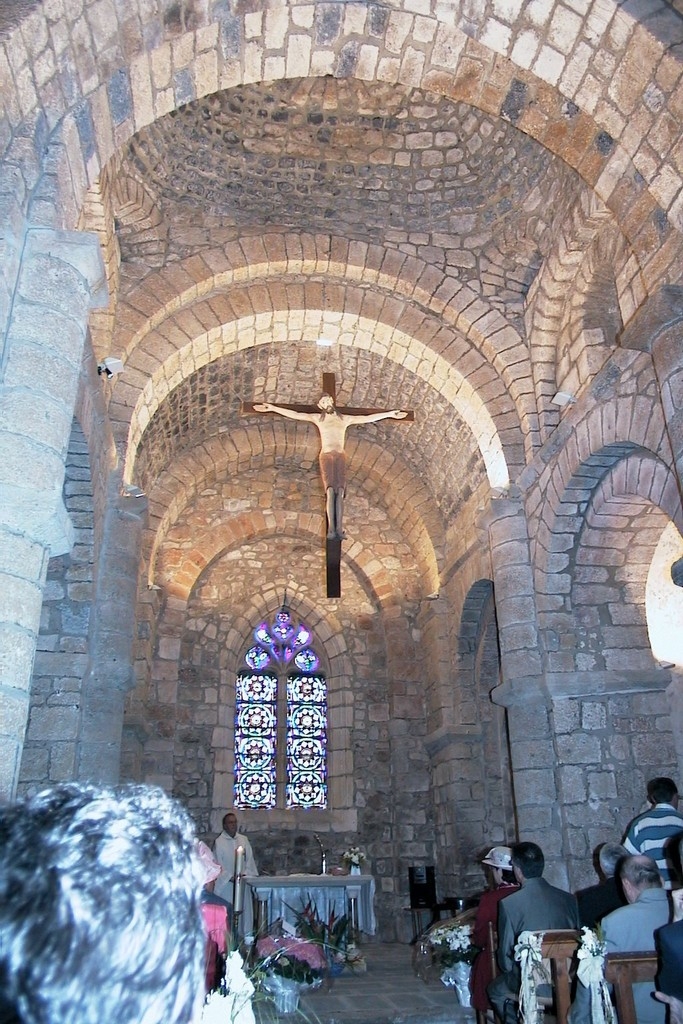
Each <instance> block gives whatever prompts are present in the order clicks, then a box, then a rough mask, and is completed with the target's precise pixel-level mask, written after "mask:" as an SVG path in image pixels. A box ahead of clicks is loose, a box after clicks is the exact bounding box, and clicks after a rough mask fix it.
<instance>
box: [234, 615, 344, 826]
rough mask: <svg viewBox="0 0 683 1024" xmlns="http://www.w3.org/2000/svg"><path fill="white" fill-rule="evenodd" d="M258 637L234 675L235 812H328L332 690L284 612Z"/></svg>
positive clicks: (300, 629)
mask: <svg viewBox="0 0 683 1024" xmlns="http://www.w3.org/2000/svg"><path fill="white" fill-rule="evenodd" d="M253 638H254V640H255V643H254V644H252V646H250V647H249V649H248V650H247V652H246V654H245V656H244V662H245V665H246V668H244V669H243V670H242V671H241V672H239V673H238V675H237V686H236V701H235V805H236V806H237V807H275V806H277V804H278V803H282V801H284V804H285V806H286V807H326V806H327V684H326V681H325V676H324V675H322V674H321V673H320V672H319V671H317V670H318V668H319V665H320V659H319V658H318V655H317V654H316V653H315V650H314V649H313V647H312V646H311V634H310V632H309V630H308V629H306V627H305V626H304V625H301V624H300V625H299V626H295V625H294V624H293V623H292V620H291V617H290V613H289V611H288V610H287V609H286V608H284V607H283V608H281V609H280V611H279V612H278V613H277V614H276V615H275V618H274V620H273V622H271V623H268V622H261V623H260V624H259V625H258V626H257V628H256V629H255V630H254V634H253ZM278 784H281V785H282V789H283V795H282V796H281V799H280V800H278Z"/></svg>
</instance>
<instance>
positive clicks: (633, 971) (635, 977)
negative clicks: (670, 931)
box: [605, 950, 657, 1024]
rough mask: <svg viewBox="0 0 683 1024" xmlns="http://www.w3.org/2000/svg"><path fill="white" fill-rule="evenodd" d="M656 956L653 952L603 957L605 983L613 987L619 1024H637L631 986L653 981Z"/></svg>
mask: <svg viewBox="0 0 683 1024" xmlns="http://www.w3.org/2000/svg"><path fill="white" fill-rule="evenodd" d="M656 973H657V954H656V953H655V951H654V950H644V951H643V952H635V953H608V954H607V956H606V957H605V981H608V982H609V983H610V984H611V985H613V986H614V1002H615V1005H616V1009H617V1020H618V1022H619V1024H637V1021H636V1007H635V1003H634V1001H633V986H634V985H635V984H638V982H642V981H654V979H655V975H656Z"/></svg>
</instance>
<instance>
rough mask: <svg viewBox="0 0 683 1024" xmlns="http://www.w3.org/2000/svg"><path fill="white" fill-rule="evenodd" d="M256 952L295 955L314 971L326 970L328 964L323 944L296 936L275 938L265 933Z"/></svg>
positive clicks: (261, 954) (271, 955) (268, 954)
mask: <svg viewBox="0 0 683 1024" xmlns="http://www.w3.org/2000/svg"><path fill="white" fill-rule="evenodd" d="M256 952H257V953H258V955H259V956H260V957H264V958H266V957H280V956H287V957H293V958H294V959H295V960H300V961H301V962H302V963H305V964H308V966H309V967H310V968H311V970H313V971H324V970H325V968H326V966H327V961H326V960H325V954H324V953H323V949H322V946H318V945H316V944H315V943H314V942H306V940H305V939H298V938H296V937H295V936H288V937H284V938H273V937H272V936H271V935H265V936H264V937H263V938H262V939H259V940H258V942H257V944H256Z"/></svg>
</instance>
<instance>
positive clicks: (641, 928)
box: [602, 855, 669, 1024]
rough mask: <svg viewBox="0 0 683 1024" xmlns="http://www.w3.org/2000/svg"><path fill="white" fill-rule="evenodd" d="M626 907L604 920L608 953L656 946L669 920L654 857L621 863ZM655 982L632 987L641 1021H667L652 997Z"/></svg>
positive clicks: (652, 1023) (645, 1023) (647, 1023)
mask: <svg viewBox="0 0 683 1024" xmlns="http://www.w3.org/2000/svg"><path fill="white" fill-rule="evenodd" d="M619 878H620V880H621V884H622V888H623V890H624V895H625V896H626V899H627V900H628V904H627V906H625V907H620V908H619V910H614V911H612V913H611V914H608V915H607V917H604V918H603V920H602V933H603V938H604V940H605V947H606V950H607V952H608V953H630V952H633V951H635V950H648V949H654V948H655V938H654V933H655V931H656V930H657V929H658V928H661V927H662V925H664V924H666V923H667V922H668V920H669V900H668V897H667V894H666V891H665V890H664V887H663V885H662V879H661V877H660V874H659V871H658V870H657V865H656V864H655V862H654V861H653V860H652V858H651V857H645V856H640V855H639V856H637V857H627V858H626V860H624V861H622V862H621V864H620V866H619ZM652 991H653V987H652V984H651V983H650V982H648V981H643V982H638V983H637V984H635V985H634V986H633V1000H634V1003H635V1007H636V1017H637V1019H638V1024H664V1017H665V1008H664V1007H663V1006H659V1005H658V1004H657V1003H656V1002H655V1001H654V1000H653V999H652V997H651V993H652Z"/></svg>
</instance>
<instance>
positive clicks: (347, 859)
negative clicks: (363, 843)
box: [341, 846, 366, 868]
mask: <svg viewBox="0 0 683 1024" xmlns="http://www.w3.org/2000/svg"><path fill="white" fill-rule="evenodd" d="M341 859H342V861H343V862H344V864H346V866H347V868H349V867H354V868H359V867H360V866H361V864H362V863H363V862H364V861H365V859H366V857H365V854H364V853H363V851H362V850H361V849H360V848H359V847H358V846H350V847H349V848H348V850H344V852H343V853H342V855H341Z"/></svg>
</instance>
